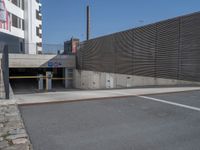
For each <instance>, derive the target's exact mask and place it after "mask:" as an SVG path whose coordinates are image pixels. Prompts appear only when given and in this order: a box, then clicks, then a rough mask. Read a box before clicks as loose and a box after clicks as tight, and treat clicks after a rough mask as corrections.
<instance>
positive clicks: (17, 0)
mask: <svg viewBox="0 0 200 150" xmlns="http://www.w3.org/2000/svg"><path fill="white" fill-rule="evenodd" d="M11 1H12V3H13V4H14V5H16V6H18V7H20V8H22V9H23V10H24V0H11Z"/></svg>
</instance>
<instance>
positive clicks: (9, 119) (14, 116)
mask: <svg viewBox="0 0 200 150" xmlns="http://www.w3.org/2000/svg"><path fill="white" fill-rule="evenodd" d="M5 118H6V120H7V121H20V120H21V118H20V116H19V115H13V116H12V115H9V116H6V117H5Z"/></svg>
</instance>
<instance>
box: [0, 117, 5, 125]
mask: <svg viewBox="0 0 200 150" xmlns="http://www.w3.org/2000/svg"><path fill="white" fill-rule="evenodd" d="M5 121H6V120H5V116H4V115H0V123H3V122H5Z"/></svg>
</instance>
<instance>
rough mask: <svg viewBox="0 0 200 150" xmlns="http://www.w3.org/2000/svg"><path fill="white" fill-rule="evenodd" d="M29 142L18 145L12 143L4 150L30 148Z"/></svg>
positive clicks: (25, 149)
mask: <svg viewBox="0 0 200 150" xmlns="http://www.w3.org/2000/svg"><path fill="white" fill-rule="evenodd" d="M29 149H30V148H29V145H28V144H18V145H12V146H9V147H7V148H4V149H3V150H29Z"/></svg>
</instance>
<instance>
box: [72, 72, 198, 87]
mask: <svg viewBox="0 0 200 150" xmlns="http://www.w3.org/2000/svg"><path fill="white" fill-rule="evenodd" d="M73 85H74V87H75V88H80V89H109V88H131V87H136V86H156V85H157V86H158V85H159V86H168V85H200V82H189V81H181V80H171V79H162V78H153V77H144V76H134V75H123V74H113V73H105V72H94V71H85V70H74V83H73Z"/></svg>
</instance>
